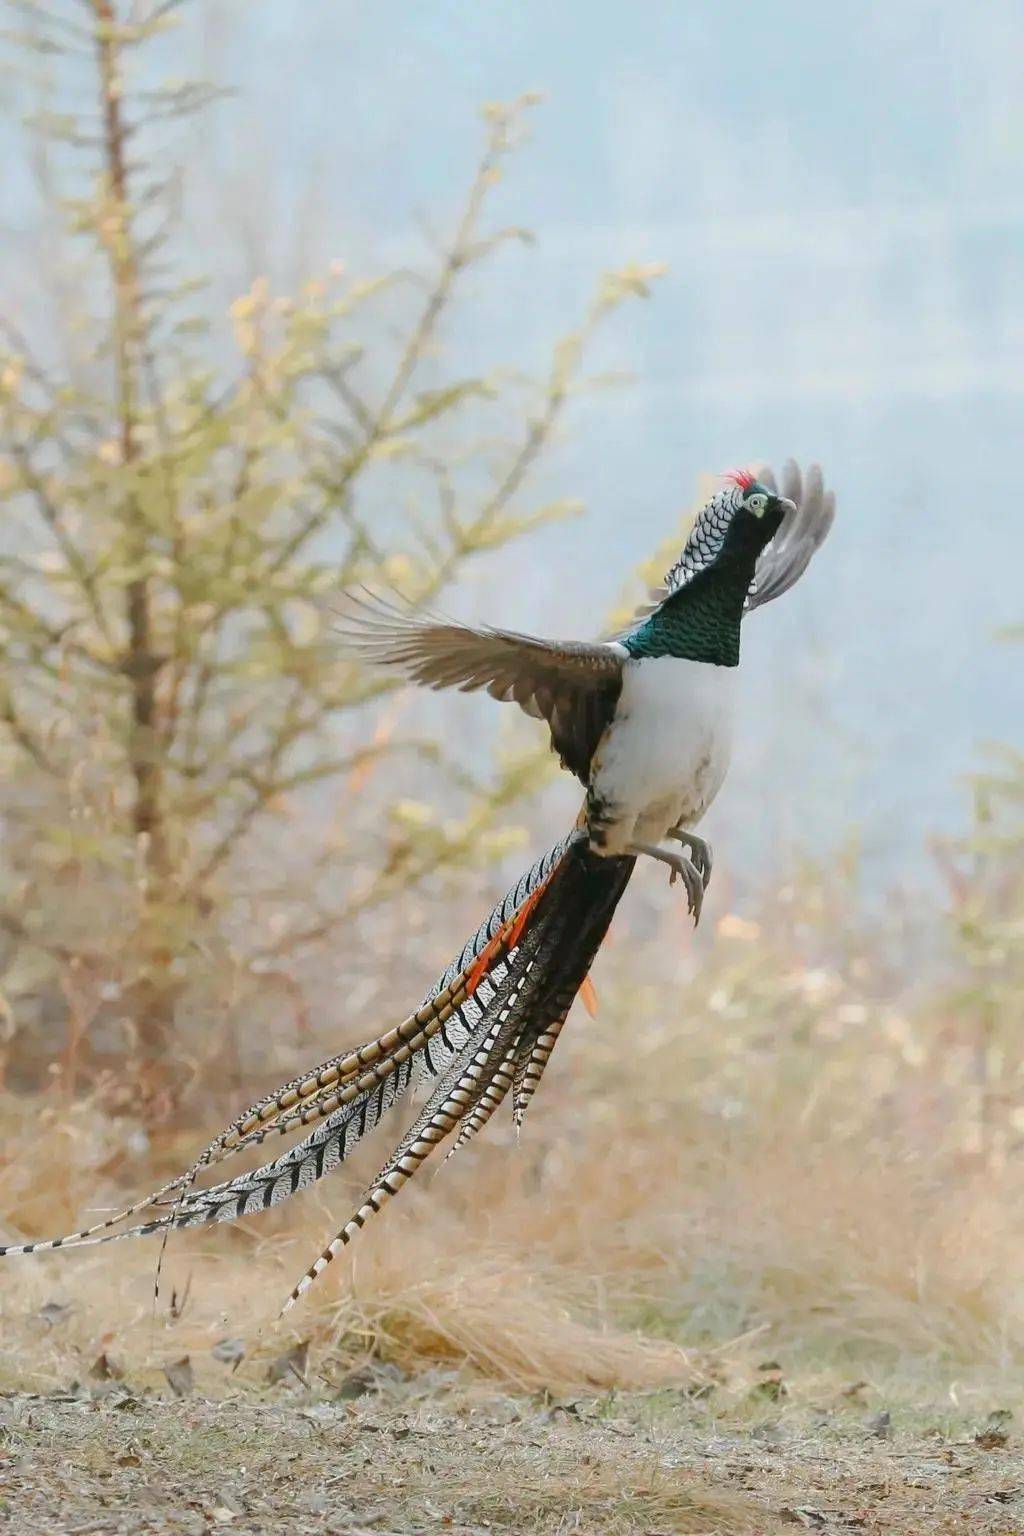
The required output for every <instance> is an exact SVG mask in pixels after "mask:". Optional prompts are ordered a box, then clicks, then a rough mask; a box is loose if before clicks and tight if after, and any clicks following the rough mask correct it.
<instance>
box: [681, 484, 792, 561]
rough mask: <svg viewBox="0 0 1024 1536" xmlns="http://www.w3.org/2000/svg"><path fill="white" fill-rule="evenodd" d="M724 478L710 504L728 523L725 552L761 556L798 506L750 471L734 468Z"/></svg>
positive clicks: (723, 546)
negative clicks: (746, 551)
mask: <svg viewBox="0 0 1024 1536" xmlns="http://www.w3.org/2000/svg"><path fill="white" fill-rule="evenodd" d="M722 478H723V480H724V481H725V482H726V483H725V485H724V486H723V487H722V489H721V490H720V491H719V492H718V493H717V494H716V495H715V496H714V497H713V499H712V501H711V504H710V505H711V506H712V507H716V509H717V510H718V517H719V520H720V521H724V523H725V531H724V536H723V539H722V549H723V550H724V549H727V548H728V549H733V548H738V549H743V550H752V551H753V552H754V553H755V554H760V553H761V551H762V549H764V547H765V545H766V544H769V543H770V542H771V540H772V539H774V537H775V535H776V534H777V533H778V531H779V527H780V525H781V523H782V519H783V518H784V517H785V516H786V514H787V513H788V512H795V511H796V507H795V505H794V504H793V502H791V501H790V500H789V499H788V497H786V496H780V495H779V494H778V492H777V491H773V490H772V489H771V487H770V486H767V485H765V484H764V483H763V482H762V481H760V480H758V479H757V478H756V476H754V475H752V474H751V472H750V470H749V469H731V470H729V472H728V474H725V475H723V476H722ZM701 516H703V513H702V514H701ZM698 521H699V519H698Z"/></svg>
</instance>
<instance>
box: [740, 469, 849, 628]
mask: <svg viewBox="0 0 1024 1536" xmlns="http://www.w3.org/2000/svg"><path fill="white" fill-rule="evenodd" d="M760 478H761V480H762V481H763V482H764V484H765V485H767V486H769V487H770V488H771V489H772V490H773V491H774V490H776V489H779V490H781V494H782V495H783V496H788V497H789V499H790V501H791V502H793V504H794V506H795V507H796V511H795V512H790V513H789V514H788V516H786V517H785V518H783V520H782V526H781V527H780V529H779V531H778V533H777V534H776V535H775V537H774V539H772V541H771V543H770V544H769V545H768V547H767V548H766V549H765V550H764V551H763V553H762V555H761V558H760V560H758V562H757V566H756V568H755V570H754V583H753V586H752V587H751V589H750V596H749V598H748V599H747V607H748V608H759V607H760V606H761V604H762V603H770V602H771V600H772V598H774V597H781V595H782V593H783V592H788V591H789V589H790V587H791V586H792V585H793V583H794V582H795V581H798V580H799V579H800V577H801V576H802V575H803V573H804V571H805V570H806V569H807V566H808V564H809V563H810V559H811V556H812V555H813V554H814V552H815V550H817V549H820V548H821V546H822V544H823V543H824V542H825V539H826V538H827V537H828V532H829V529H830V528H831V527H832V522H833V519H834V518H835V515H836V493H835V491H827V490H826V489H825V480H824V476H823V475H822V472H821V465H820V464H812V465H811V467H810V469H809V470H808V471H807V476H806V478H804V476H803V475H802V474H801V473H800V466H799V464H796V463H794V461H793V460H792V459H787V460H786V462H785V464H783V466H782V474H781V476H780V479H781V482H782V483H781V486H779V487H777V486H776V484H775V476H774V474H773V473H772V471H771V470H770V469H765V470H763V471H762V472H761V475H760Z"/></svg>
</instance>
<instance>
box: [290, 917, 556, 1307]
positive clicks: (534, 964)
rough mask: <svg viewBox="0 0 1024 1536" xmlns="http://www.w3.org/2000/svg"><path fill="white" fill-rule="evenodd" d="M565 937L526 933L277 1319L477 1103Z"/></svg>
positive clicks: (552, 931)
mask: <svg viewBox="0 0 1024 1536" xmlns="http://www.w3.org/2000/svg"><path fill="white" fill-rule="evenodd" d="M563 931H564V925H563V923H562V922H560V921H559V922H556V923H554V924H551V925H544V926H543V927H542V926H541V925H540V924H538V925H537V928H536V929H535V930H533V931H530V930H528V931H527V935H526V937H525V938H524V940H523V942H522V943H521V944H520V945H519V946H518V947H517V948H516V949H514V950H513V951H512V953H511V955H510V956H509V959H508V961H507V962H506V964H505V967H504V970H505V975H504V976H503V977H502V979H501V981H500V983H499V985H498V986H497V988H496V990H495V992H494V994H493V997H492V999H491V1001H490V1002H489V1003H488V1005H487V1007H486V1008H485V1009H484V1011H483V1014H482V1015H481V1018H480V1021H479V1023H478V1024H477V1026H476V1029H475V1030H474V1032H473V1034H472V1035H471V1036H470V1037H469V1039H468V1040H467V1042H466V1045H465V1047H464V1048H463V1050H462V1051H461V1052H460V1054H459V1056H458V1057H457V1059H456V1060H455V1061H454V1062H453V1063H452V1065H451V1066H450V1067H449V1068H448V1070H447V1072H445V1073H444V1075H443V1076H442V1077H441V1080H440V1082H439V1083H438V1085H437V1086H436V1088H435V1089H434V1092H433V1093H432V1095H431V1097H430V1098H429V1100H428V1101H427V1103H426V1105H425V1106H424V1108H423V1110H422V1112H421V1113H420V1115H419V1116H418V1117H417V1119H416V1121H415V1123H414V1124H413V1125H412V1126H411V1128H410V1129H409V1130H408V1131H407V1132H406V1134H405V1136H403V1138H402V1140H401V1141H400V1142H399V1143H398V1146H397V1147H396V1148H395V1150H394V1152H393V1153H392V1154H391V1156H390V1157H389V1158H388V1160H387V1162H386V1163H385V1164H384V1166H383V1168H382V1169H381V1170H380V1172H379V1173H378V1175H377V1177H376V1178H375V1179H374V1181H373V1183H372V1184H371V1185H370V1187H369V1188H368V1189H367V1191H366V1193H365V1194H364V1195H363V1198H362V1200H361V1201H360V1203H359V1205H358V1207H357V1208H356V1210H355V1212H354V1213H353V1215H352V1216H351V1217H350V1218H349V1220H348V1221H347V1222H346V1223H345V1225H344V1226H343V1227H342V1228H341V1230H340V1231H339V1232H338V1233H337V1234H336V1235H335V1237H333V1238H332V1239H331V1241H330V1242H329V1243H328V1244H327V1246H326V1248H324V1250H323V1251H322V1252H321V1253H320V1255H319V1256H318V1258H317V1259H316V1260H315V1262H314V1263H313V1264H311V1265H310V1267H309V1269H308V1270H307V1271H306V1273H305V1274H304V1275H303V1276H302V1278H301V1279H300V1280H299V1282H298V1284H297V1285H296V1286H295V1288H294V1289H293V1291H292V1293H291V1295H290V1296H289V1297H288V1300H287V1301H286V1302H285V1304H284V1306H283V1307H282V1309H281V1312H282V1314H283V1313H284V1312H287V1311H288V1309H289V1308H290V1307H292V1306H294V1304H295V1302H296V1301H298V1300H299V1298H300V1297H301V1296H302V1295H303V1294H304V1292H306V1291H307V1290H308V1289H309V1287H310V1286H311V1285H312V1284H313V1282H314V1280H316V1278H317V1277H318V1276H319V1275H320V1274H322V1273H323V1271H324V1270H325V1269H326V1268H327V1266H328V1265H329V1264H330V1263H331V1261H332V1260H333V1259H335V1258H336V1257H337V1256H338V1254H339V1253H340V1252H341V1251H342V1249H343V1248H345V1247H346V1246H347V1245H348V1244H349V1243H351V1242H352V1240H353V1239H354V1238H355V1237H356V1236H357V1235H358V1233H360V1232H361V1231H362V1230H363V1228H364V1227H365V1225H366V1223H367V1222H368V1221H369V1220H370V1218H371V1217H372V1216H374V1215H376V1214H377V1213H378V1212H379V1211H380V1210H381V1208H382V1207H383V1205H384V1204H385V1203H386V1202H387V1201H388V1200H391V1199H393V1198H394V1196H395V1195H397V1194H398V1193H399V1191H400V1190H401V1189H402V1188H403V1187H404V1186H405V1185H406V1184H407V1183H408V1182H409V1180H410V1179H412V1178H413V1177H414V1176H415V1175H416V1174H417V1173H418V1172H419V1170H420V1168H421V1167H422V1165H423V1163H424V1162H426V1160H427V1158H428V1157H430V1156H431V1154H432V1153H433V1152H434V1151H435V1149H436V1148H437V1147H438V1146H439V1145H440V1143H441V1142H442V1141H444V1140H446V1139H447V1137H448V1136H449V1135H450V1134H451V1133H452V1131H453V1130H454V1129H455V1128H456V1126H460V1125H462V1124H463V1123H464V1122H465V1121H466V1120H467V1119H468V1118H469V1117H470V1116H471V1115H472V1114H473V1112H474V1110H476V1109H477V1108H478V1107H479V1106H480V1105H481V1104H482V1102H483V1099H484V1096H485V1094H486V1092H487V1088H488V1085H489V1084H490V1083H491V1082H492V1080H493V1077H494V1074H495V1072H496V1071H498V1070H500V1068H501V1066H502V1064H503V1062H504V1061H505V1060H506V1058H507V1056H508V1053H509V1048H510V1046H511V1044H512V1041H513V1040H514V1038H515V1036H516V1034H517V1033H518V1031H519V1030H520V1028H521V1027H522V1015H523V1012H524V1011H525V1010H526V1009H528V1008H529V1006H530V1004H531V1002H532V1000H533V997H534V995H535V993H536V992H537V990H538V988H539V987H540V986H542V985H543V981H544V970H545V965H546V963H547V961H548V960H549V959H550V956H551V955H552V953H553V952H554V949H555V947H556V946H557V944H558V942H559V941H560V939H561V937H562V934H563Z"/></svg>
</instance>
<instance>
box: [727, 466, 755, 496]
mask: <svg viewBox="0 0 1024 1536" xmlns="http://www.w3.org/2000/svg"><path fill="white" fill-rule="evenodd" d="M722 479H723V480H731V481H732V483H733V485H738V486H739V488H740V490H741V491H749V490H750V487H751V486H752V485H753V483H754V476H753V475H752V474H751V473H750V470H749V469H727V470H726V472H725V474H724V475H723V476H722Z"/></svg>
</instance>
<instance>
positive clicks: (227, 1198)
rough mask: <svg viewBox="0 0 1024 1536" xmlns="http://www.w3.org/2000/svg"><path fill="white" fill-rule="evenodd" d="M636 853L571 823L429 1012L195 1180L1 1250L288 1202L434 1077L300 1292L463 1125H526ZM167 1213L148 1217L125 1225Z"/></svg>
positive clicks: (284, 1101)
mask: <svg viewBox="0 0 1024 1536" xmlns="http://www.w3.org/2000/svg"><path fill="white" fill-rule="evenodd" d="M633 864H634V860H633V859H632V858H631V857H623V858H600V857H598V856H597V855H595V854H593V853H592V852H590V850H589V848H587V846H586V843H585V835H584V834H583V833H582V832H581V831H580V830H578V829H577V830H575V831H573V832H571V833H570V834H569V835H568V836H567V837H566V838H563V839H562V841H561V842H560V843H557V844H556V845H555V846H554V847H553V848H552V849H550V850H549V851H548V852H547V853H546V854H545V855H543V857H542V858H540V859H538V860H537V862H536V863H535V864H534V865H533V867H532V868H531V869H530V870H528V871H527V873H526V874H525V875H524V876H523V877H522V879H521V880H519V881H518V882H517V883H516V885H515V886H513V887H512V889H511V890H510V891H509V892H508V894H507V895H506V897H505V898H504V900H503V901H501V902H499V903H498V905H497V906H496V907H495V908H494V910H493V912H492V913H491V914H490V915H489V917H488V918H487V919H486V921H485V922H484V923H482V924H481V925H480V928H479V929H478V930H477V932H476V933H475V934H474V935H473V937H472V938H471V939H470V940H469V942H468V943H467V944H466V945H465V946H464V948H463V949H462V951H461V952H460V953H459V955H457V956H456V957H455V959H454V960H453V961H452V963H451V965H449V967H448V968H447V970H446V971H445V972H444V973H443V974H442V975H441V977H440V978H439V979H438V981H437V983H436V984H435V986H434V987H433V988H432V989H431V991H430V993H429V994H428V996H427V998H426V999H425V1001H424V1003H423V1004H422V1005H421V1007H420V1008H419V1009H418V1010H417V1011H416V1013H414V1014H411V1015H410V1016H409V1018H408V1019H405V1020H403V1021H402V1023H401V1024H398V1025H396V1026H394V1027H393V1028H392V1029H390V1030H387V1031H386V1032H385V1033H384V1034H382V1035H380V1036H378V1037H377V1038H376V1039H374V1040H371V1041H369V1042H367V1043H366V1044H365V1045H363V1046H361V1047H360V1048H359V1049H358V1050H355V1051H348V1052H345V1053H342V1054H340V1055H337V1056H334V1057H331V1058H330V1059H329V1060H328V1061H326V1062H324V1063H322V1064H321V1065H320V1066H319V1067H318V1068H316V1069H315V1071H313V1072H310V1073H306V1074H304V1075H303V1076H302V1077H299V1078H294V1079H292V1080H291V1081H290V1082H288V1083H286V1084H284V1085H283V1086H282V1087H281V1088H279V1089H277V1090H276V1091H275V1092H274V1093H272V1094H269V1095H267V1096H266V1097H265V1098H263V1099H260V1100H258V1101H257V1102H256V1103H255V1104H253V1105H251V1106H250V1107H249V1108H248V1109H247V1110H246V1111H245V1112H244V1114H242V1115H240V1116H238V1117H237V1118H236V1119H235V1120H234V1121H233V1122H232V1124H231V1125H230V1126H229V1127H228V1128H227V1129H226V1130H225V1131H223V1132H221V1133H220V1134H219V1135H218V1136H217V1137H215V1138H214V1139H213V1140H212V1141H211V1142H210V1143H208V1145H207V1146H206V1148H205V1149H204V1151H203V1152H202V1153H201V1154H200V1156H199V1158H197V1159H196V1161H195V1163H194V1164H193V1165H192V1167H191V1169H189V1170H188V1171H187V1172H186V1173H183V1174H181V1175H179V1176H178V1177H177V1178H175V1179H173V1180H170V1181H169V1182H168V1183H166V1184H164V1185H162V1186H161V1187H160V1189H158V1190H154V1191H153V1192H152V1193H151V1194H150V1195H148V1196H146V1197H145V1199H143V1200H140V1201H137V1202H135V1203H134V1204H133V1205H132V1206H128V1207H125V1209H124V1210H123V1211H120V1212H118V1213H116V1214H115V1215H112V1216H109V1217H107V1218H106V1219H105V1220H104V1221H103V1222H101V1223H98V1224H96V1225H95V1226H93V1227H89V1228H84V1229H83V1230H82V1231H80V1232H75V1233H69V1234H67V1235H66V1236H64V1237H58V1238H52V1239H50V1240H49V1241H45V1242H36V1243H24V1244H18V1245H13V1246H11V1247H8V1248H0V1255H3V1254H14V1253H32V1252H38V1251H39V1250H41V1249H47V1248H61V1247H79V1246H81V1247H85V1246H91V1245H93V1244H96V1243H106V1242H117V1241H120V1240H121V1239H122V1238H127V1237H141V1236H149V1235H152V1234H154V1233H161V1234H163V1235H164V1236H165V1237H166V1235H167V1234H168V1233H169V1232H170V1231H172V1230H174V1229H175V1228H183V1227H195V1226H201V1225H206V1224H208V1223H211V1222H220V1221H233V1220H235V1219H237V1218H238V1217H240V1216H244V1215H250V1214H253V1213H255V1212H258V1211H261V1210H265V1209H268V1208H269V1207H272V1206H275V1205H277V1204H279V1203H280V1202H281V1201H282V1200H286V1199H288V1198H290V1196H291V1195H293V1194H296V1193H298V1192H299V1191H301V1190H303V1189H306V1188H308V1186H309V1185H310V1184H312V1183H314V1182H315V1181H316V1180H318V1179H320V1178H322V1177H323V1176H324V1175H325V1174H327V1173H330V1172H332V1171H333V1169H334V1168H335V1167H337V1165H338V1164H339V1163H340V1162H342V1161H343V1160H344V1159H345V1158H346V1157H347V1156H348V1155H349V1153H350V1152H351V1151H352V1149H353V1148H354V1147H355V1146H356V1145H358V1143H359V1142H360V1141H361V1140H362V1138H363V1137H364V1136H365V1135H366V1134H367V1133H368V1132H369V1131H370V1130H372V1129H373V1127H374V1126H376V1125H377V1123H378V1122H379V1120H380V1119H381V1118H382V1116H383V1115H385V1114H386V1113H387V1111H388V1110H389V1109H391V1108H392V1107H393V1106H394V1105H395V1103H396V1102H397V1101H398V1099H399V1098H400V1097H401V1096H402V1095H403V1094H404V1093H405V1092H406V1091H407V1089H408V1088H409V1087H410V1085H411V1084H412V1082H413V1074H414V1070H416V1071H418V1073H419V1077H420V1080H421V1081H426V1082H432V1087H433V1091H432V1092H431V1093H430V1095H429V1097H428V1100H427V1103H426V1105H425V1106H424V1109H423V1111H422V1112H421V1113H420V1115H419V1116H418V1117H417V1119H416V1121H415V1122H414V1124H413V1126H412V1127H411V1129H410V1130H409V1132H407V1134H406V1136H405V1137H403V1138H402V1140H401V1141H400V1142H399V1144H398V1146H397V1147H396V1149H395V1152H394V1153H393V1154H392V1157H391V1158H389V1159H388V1161H387V1163H385V1165H384V1167H383V1168H382V1169H381V1171H380V1174H379V1175H378V1177H377V1179H376V1180H375V1181H374V1183H373V1184H372V1185H371V1186H370V1188H369V1190H368V1191H367V1194H366V1196H365V1197H364V1200H363V1202H362V1204H361V1205H360V1207H359V1209H358V1210H357V1212H356V1214H355V1215H354V1216H353V1217H352V1219H351V1220H350V1221H349V1222H348V1223H347V1224H346V1226H345V1227H344V1228H343V1229H342V1231H341V1232H340V1233H339V1234H338V1236H337V1237H336V1238H335V1239H334V1240H333V1242H332V1244H330V1245H329V1247H328V1248H327V1249H326V1250H325V1251H324V1254H322V1255H321V1257H320V1259H319V1260H318V1261H317V1264H315V1265H314V1266H313V1267H312V1268H311V1269H310V1270H309V1271H308V1272H307V1274H306V1275H305V1276H303V1278H302V1280H301V1281H300V1282H299V1285H298V1286H297V1287H296V1288H295V1290H294V1291H293V1293H292V1296H291V1297H290V1299H289V1301H288V1303H287V1306H290V1305H292V1303H293V1302H294V1301H295V1300H296V1299H297V1298H298V1296H300V1295H301V1294H302V1293H303V1292H304V1291H305V1290H306V1289H307V1288H308V1286H309V1285H310V1284H311V1283H312V1281H313V1280H314V1279H315V1278H316V1275H317V1274H319V1273H320V1272H321V1271H322V1269H323V1268H325V1267H326V1265H327V1264H328V1263H329V1262H330V1260H331V1259H332V1258H333V1257H334V1256H335V1254H337V1253H338V1252H340V1251H341V1249H342V1248H343V1247H344V1246H345V1245H346V1244H347V1243H349V1242H350V1241H351V1240H352V1237H353V1236H354V1235H355V1234H356V1233H357V1232H358V1231H359V1230H361V1228H362V1226H363V1225H365V1222H366V1220H367V1219H368V1216H369V1215H370V1214H373V1213H374V1212H375V1211H376V1210H377V1209H379V1208H380V1206H381V1205H382V1204H383V1203H384V1202H385V1201H386V1200H388V1199H390V1198H392V1197H393V1196H394V1195H395V1194H396V1193H397V1192H398V1190H399V1189H400V1188H401V1187H402V1186H403V1185H404V1184H405V1183H406V1182H407V1181H408V1179H409V1178H411V1177H412V1176H413V1174H414V1173H415V1172H416V1171H417V1170H418V1168H419V1167H420V1165H421V1163H422V1162H423V1161H425V1159H426V1158H427V1157H428V1156H429V1155H430V1153H431V1152H432V1151H433V1149H434V1147H435V1146H436V1145H438V1144H439V1143H440V1142H441V1141H444V1140H446V1139H447V1137H448V1136H449V1135H450V1134H451V1133H452V1132H454V1131H456V1130H457V1132H458V1134H457V1137H456V1140H455V1143H454V1145H453V1148H452V1150H453V1151H454V1150H457V1149H458V1147H460V1146H463V1145H465V1143H466V1142H467V1141H468V1140H469V1139H470V1138H471V1137H472V1136H473V1135H475V1134H476V1133H477V1131H479V1130H480V1129H481V1128H482V1127H483V1126H484V1125H485V1124H486V1123H487V1121H488V1120H489V1119H490V1117H491V1115H492V1114H493V1113H494V1112H495V1110H496V1109H497V1108H498V1107H499V1105H500V1104H501V1103H502V1102H503V1100H504V1099H505V1097H506V1096H507V1094H508V1093H509V1092H510V1091H511V1092H512V1094H513V1101H514V1113H515V1118H516V1122H517V1125H518V1123H519V1122H520V1121H521V1119H522V1114H523V1112H524V1111H525V1106H526V1104H527V1102H528V1101H529V1099H530V1097H531V1096H532V1093H533V1092H534V1091H535V1089H536V1086H537V1083H538V1082H539V1080H540V1076H541V1074H542V1072H543V1070H544V1066H545V1065H546V1063H547V1060H548V1059H549V1057H550V1055H551V1052H552V1050H553V1049H554V1045H555V1042H556V1040H557V1038H558V1034H559V1031H560V1030H561V1027H562V1024H563V1023H564V1021H565V1017H566V1015H567V1013H568V1011H569V1008H570V1006H571V1004H572V1001H573V998H574V997H575V996H576V993H577V992H578V990H579V988H580V986H581V985H582V983H583V981H584V980H585V978H586V976H587V973H588V972H589V969H590V966H591V964H592V962H593V959H594V956H595V955H596V953H597V951H598V949H599V948H600V945H601V943H602V941H603V939H604V935H605V932H606V931H607V928H608V924H609V922H610V921H611V917H612V913H613V912H614V910H615V907H616V905H617V904H618V901H619V899H620V898H621V896H622V893H623V891H624V890H625V887H626V884H627V883H628V881H629V877H630V874H631V873H632V869H633ZM310 1125H312V1129H311V1130H309V1131H308V1134H307V1135H306V1136H305V1137H304V1138H303V1139H301V1140H300V1141H298V1142H297V1143H296V1144H295V1145H293V1146H291V1147H289V1148H288V1149H287V1150H286V1151H285V1152H283V1153H282V1154H281V1155H280V1156H279V1157H277V1158H274V1159H272V1160H271V1161H270V1162H267V1163H264V1164H263V1165H262V1166H261V1167H259V1168H257V1169H255V1170H253V1171H252V1172H251V1173H245V1174H240V1175H238V1176H236V1177H235V1178H233V1179H227V1180H223V1181H221V1182H220V1183H218V1184H214V1185H212V1186H208V1187H206V1188H196V1187H195V1182H196V1179H197V1178H198V1176H199V1175H200V1174H201V1173H202V1172H203V1171H204V1170H205V1169H206V1168H207V1167H210V1166H213V1165H215V1164H219V1163H220V1162H222V1161H224V1160H225V1159H226V1158H229V1157H233V1156H235V1155H236V1154H238V1153H240V1152H242V1151H244V1150H245V1149H247V1148H251V1147H253V1146H258V1145H260V1144H261V1143H262V1142H263V1141H264V1140H265V1139H267V1138H268V1137H270V1136H274V1135H283V1134H286V1133H287V1132H289V1131H292V1130H295V1129H298V1128H303V1129H304V1128H306V1127H308V1126H310ZM147 1210H149V1211H154V1212H155V1214H154V1215H153V1216H152V1217H151V1219H149V1220H146V1221H143V1222H141V1223H139V1224H137V1225H135V1226H131V1227H127V1228H123V1229H122V1230H120V1231H113V1230H112V1228H113V1227H115V1226H117V1225H118V1224H120V1223H121V1222H123V1221H124V1220H126V1219H127V1218H129V1217H130V1216H132V1215H135V1214H137V1213H142V1212H145V1211H147Z"/></svg>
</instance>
